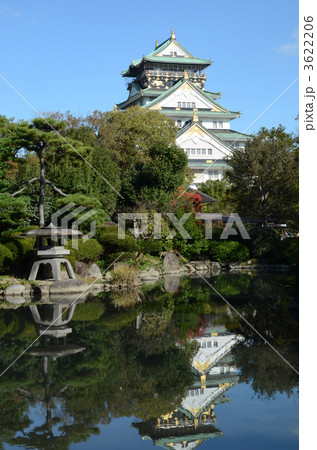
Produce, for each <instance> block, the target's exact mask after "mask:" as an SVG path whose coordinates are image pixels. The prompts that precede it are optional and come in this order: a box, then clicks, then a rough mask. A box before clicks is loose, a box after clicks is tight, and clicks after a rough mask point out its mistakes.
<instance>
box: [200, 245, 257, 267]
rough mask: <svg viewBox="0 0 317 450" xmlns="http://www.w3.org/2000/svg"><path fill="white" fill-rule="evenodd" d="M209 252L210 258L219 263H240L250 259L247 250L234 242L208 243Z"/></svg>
mask: <svg viewBox="0 0 317 450" xmlns="http://www.w3.org/2000/svg"><path fill="white" fill-rule="evenodd" d="M209 250H210V253H211V255H210V256H211V258H212V259H213V260H214V261H217V262H219V263H222V262H242V261H247V260H248V259H250V252H249V249H248V248H247V247H246V246H245V245H244V244H241V243H240V242H236V241H223V242H216V241H210V243H209Z"/></svg>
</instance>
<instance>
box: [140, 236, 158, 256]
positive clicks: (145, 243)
mask: <svg viewBox="0 0 317 450" xmlns="http://www.w3.org/2000/svg"><path fill="white" fill-rule="evenodd" d="M139 245H140V252H141V253H143V254H147V255H159V254H160V253H161V252H162V251H163V244H162V241H160V240H158V239H144V240H141V241H140V244H139Z"/></svg>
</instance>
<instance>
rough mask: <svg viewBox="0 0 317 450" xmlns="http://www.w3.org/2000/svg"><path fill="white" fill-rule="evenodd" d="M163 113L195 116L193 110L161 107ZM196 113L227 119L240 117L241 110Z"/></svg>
mask: <svg viewBox="0 0 317 450" xmlns="http://www.w3.org/2000/svg"><path fill="white" fill-rule="evenodd" d="M149 105H150V103H148V104H147V105H144V106H142V108H145V107H148V106H149ZM159 111H161V113H162V114H165V115H166V116H173V117H174V116H177V117H184V118H189V119H190V118H192V117H193V111H192V110H187V111H185V110H181V109H180V110H177V111H176V110H175V109H172V110H168V109H166V110H165V109H162V110H161V109H160V110H159ZM196 114H197V116H198V118H199V117H203V118H204V117H214V118H215V117H223V118H225V119H235V118H236V117H240V114H241V113H240V112H239V111H229V112H219V111H199V110H198V111H196Z"/></svg>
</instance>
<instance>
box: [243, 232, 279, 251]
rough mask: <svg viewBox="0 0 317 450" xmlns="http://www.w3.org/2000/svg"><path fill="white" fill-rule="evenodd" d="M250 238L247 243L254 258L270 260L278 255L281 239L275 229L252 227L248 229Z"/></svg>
mask: <svg viewBox="0 0 317 450" xmlns="http://www.w3.org/2000/svg"><path fill="white" fill-rule="evenodd" d="M247 231H248V233H249V235H250V238H251V239H249V240H248V242H247V241H246V243H247V245H248V247H249V249H250V253H251V257H252V258H270V257H272V256H274V255H275V254H276V250H277V248H278V247H279V244H280V242H281V238H280V235H279V232H278V231H277V230H276V229H274V228H269V227H260V226H252V227H249V228H248V230H247Z"/></svg>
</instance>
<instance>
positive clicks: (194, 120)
mask: <svg viewBox="0 0 317 450" xmlns="http://www.w3.org/2000/svg"><path fill="white" fill-rule="evenodd" d="M193 122H199V119H198V116H197V113H196V111H195V110H194V109H193Z"/></svg>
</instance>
